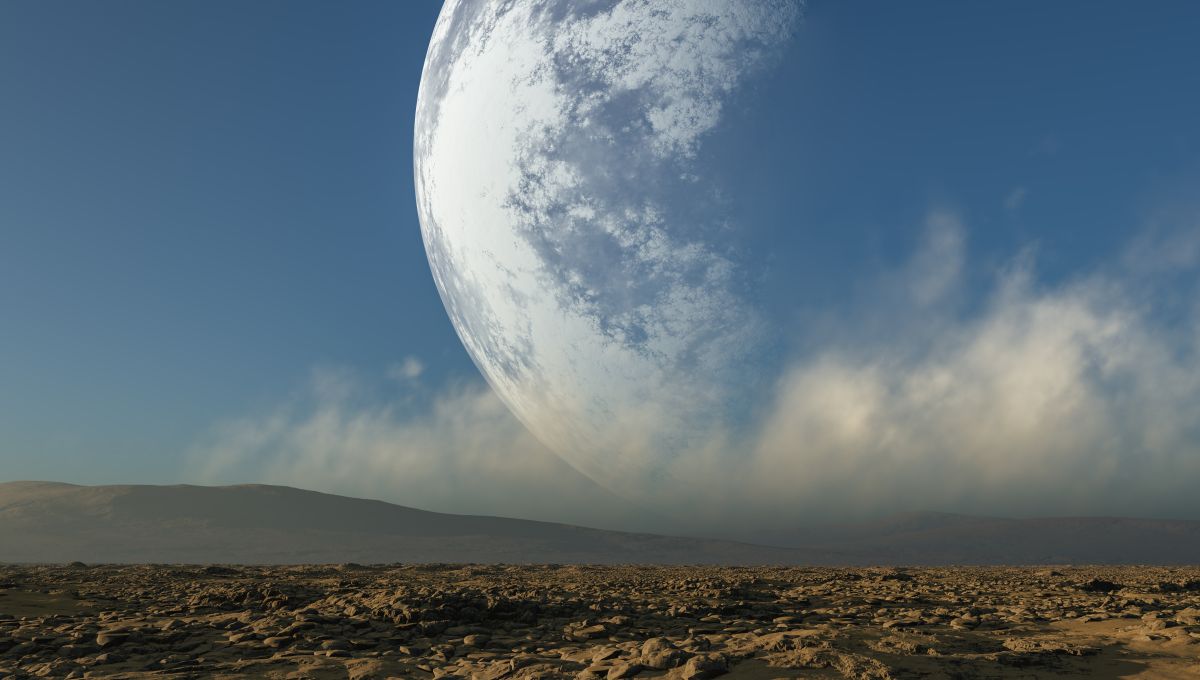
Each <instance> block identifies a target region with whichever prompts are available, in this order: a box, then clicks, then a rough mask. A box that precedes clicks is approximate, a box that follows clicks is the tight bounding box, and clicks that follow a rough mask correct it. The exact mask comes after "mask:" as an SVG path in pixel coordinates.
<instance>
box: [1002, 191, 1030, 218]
mask: <svg viewBox="0 0 1200 680" xmlns="http://www.w3.org/2000/svg"><path fill="white" fill-rule="evenodd" d="M1028 195H1029V190H1028V189H1026V188H1025V187H1016V188H1014V189H1013V190H1012V191H1010V192H1008V195H1007V196H1005V197H1004V209H1005V210H1007V211H1009V212H1016V211H1017V210H1020V209H1021V206H1023V205H1025V197H1026V196H1028Z"/></svg>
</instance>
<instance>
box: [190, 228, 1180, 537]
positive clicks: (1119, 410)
mask: <svg viewBox="0 0 1200 680" xmlns="http://www.w3.org/2000/svg"><path fill="white" fill-rule="evenodd" d="M1172 238H1174V239H1182V241H1179V242H1183V243H1189V242H1190V241H1189V240H1188V238H1187V237H1186V236H1178V237H1172ZM1171 242H1174V241H1172V240H1171V239H1165V240H1164V239H1162V238H1158V239H1154V240H1146V239H1142V240H1138V241H1136V242H1135V245H1134V246H1133V247H1132V248H1131V249H1130V253H1131V254H1130V256H1129V257H1128V258H1126V262H1136V263H1139V264H1138V266H1136V267H1133V266H1128V265H1127V264H1126V265H1122V267H1121V268H1120V269H1113V270H1110V271H1104V272H1095V273H1093V274H1091V275H1089V276H1085V277H1081V278H1078V279H1076V280H1073V281H1070V282H1067V283H1064V284H1061V285H1056V286H1046V285H1041V284H1039V283H1038V281H1037V276H1036V269H1035V266H1034V263H1033V262H1032V259H1031V258H1030V257H1027V256H1024V257H1021V258H1018V260H1017V261H1016V262H1014V263H1013V264H1012V265H1011V266H1010V267H1009V268H1008V269H1007V270H1005V271H1002V272H999V273H998V274H996V278H995V283H994V287H993V290H992V292H991V294H990V295H989V296H988V297H987V299H986V300H984V301H982V304H980V305H975V306H973V307H972V306H970V305H966V306H964V305H961V304H959V302H960V301H959V300H958V299H957V298H956V295H955V292H956V291H957V290H959V289H961V288H962V287H963V286H962V278H963V275H964V274H963V272H964V270H965V261H966V256H965V254H964V249H965V244H964V239H963V229H962V226H961V224H960V223H959V221H958V220H957V219H956V218H954V217H953V216H952V215H950V214H948V213H945V212H935V213H934V214H933V215H932V216H931V217H930V219H929V221H928V229H927V238H926V242H925V245H924V246H922V247H921V248H920V249H919V250H918V252H916V253H915V254H914V256H913V257H912V259H911V261H910V263H909V264H908V265H907V266H905V267H903V268H901V269H900V270H899V271H898V272H897V273H896V274H895V276H893V277H891V278H889V277H883V278H882V279H881V284H880V287H881V289H882V290H880V295H879V296H878V298H877V300H878V301H877V302H876V303H874V304H872V303H862V304H860V305H859V308H858V309H855V310H849V311H846V312H845V317H844V319H843V322H844V323H843V329H842V331H841V333H840V336H839V337H837V338H833V339H831V341H830V342H829V343H828V344H826V345H825V346H824V347H825V349H823V350H821V351H819V352H816V353H813V354H809V355H806V356H802V357H796V358H795V360H794V361H793V362H791V365H790V368H789V369H788V370H786V371H785V372H784V374H783V375H782V376H781V377H780V379H779V381H778V384H777V385H776V386H775V387H774V395H773V399H772V400H771V401H770V403H771V408H770V409H769V410H768V412H767V414H766V415H765V416H764V417H763V419H762V421H761V423H760V425H759V426H758V427H757V428H756V429H755V430H754V431H753V432H752V433H750V434H749V435H745V436H735V435H733V434H731V433H726V432H710V433H705V434H704V436H703V437H700V438H699V439H700V440H701V441H700V443H699V444H697V445H696V446H694V447H693V449H692V450H691V451H689V452H688V454H687V455H681V456H680V457H678V458H677V459H676V460H675V461H674V462H673V463H672V464H671V465H670V467H669V468H668V469H667V470H666V474H665V475H662V476H661V479H660V480H659V482H658V486H657V487H654V488H651V489H647V485H646V484H645V483H644V481H645V480H642V479H637V480H630V483H629V484H628V485H627V486H623V487H620V488H616V487H614V488H615V491H617V492H618V493H620V494H625V495H627V496H628V498H625V499H618V498H617V496H615V495H613V494H610V493H608V492H606V491H603V490H601V489H600V488H599V487H597V486H596V485H595V484H593V483H591V482H590V481H588V480H587V479H586V478H585V477H583V476H582V475H580V474H579V473H578V472H576V471H575V470H573V469H572V468H570V467H568V466H567V465H566V464H565V463H563V462H562V461H561V460H559V459H558V458H557V457H555V456H554V455H552V454H551V453H550V452H549V451H547V450H546V449H545V448H544V447H542V446H541V445H540V444H539V443H537V442H536V441H535V440H534V439H533V438H532V437H531V436H530V435H529V434H527V433H526V431H525V430H524V429H523V428H522V427H521V426H520V425H519V424H518V423H517V421H516V420H515V419H514V418H513V417H512V416H511V415H510V413H509V412H508V411H507V410H506V409H505V408H504V406H503V405H502V404H501V403H500V401H499V400H498V399H496V398H495V397H494V396H492V394H491V392H490V391H488V390H487V388H486V387H484V386H482V385H468V386H460V387H455V388H452V389H448V390H446V391H444V392H443V393H442V394H440V395H439V396H437V397H435V398H434V399H433V400H432V402H431V404H430V406H429V409H428V411H427V412H422V413H418V414H406V413H404V412H402V411H401V410H399V409H398V408H397V407H393V406H388V405H378V404H376V405H371V404H368V405H366V406H362V405H358V406H356V405H355V400H354V397H353V390H352V389H350V388H348V387H347V381H346V380H345V379H344V378H338V377H337V376H333V377H331V376H330V375H322V376H320V377H319V378H318V379H317V380H316V381H315V382H314V387H313V389H314V394H313V399H312V404H311V405H308V406H303V405H297V404H293V405H292V406H290V407H289V408H286V409H281V410H280V411H279V412H277V413H274V414H269V415H267V416H265V417H262V418H259V419H250V420H246V421H243V422H239V423H234V424H231V425H227V426H225V427H223V428H222V429H221V430H220V431H219V432H217V433H216V434H215V436H214V438H213V441H211V442H210V443H209V444H208V445H206V446H204V447H202V448H200V449H198V450H197V452H196V456H195V460H196V462H197V465H198V468H197V469H198V471H200V472H203V473H204V475H205V476H206V478H207V479H210V480H221V481H245V479H246V477H247V476H249V477H252V478H261V479H265V480H268V481H274V482H280V483H288V484H295V485H298V486H305V487H310V488H319V489H323V490H337V491H343V492H346V493H353V494H359V495H368V496H374V497H382V498H386V499H388V500H393V501H397V502H401V503H405V504H409V505H415V506H420V507H427V508H431V509H439V510H446V511H454V512H481V513H492V514H508V515H516V516H523V517H536V518H540V519H548V520H556V521H567V522H579V523H584V524H592V525H601V526H621V527H625V528H651V529H676V530H678V529H680V528H682V529H691V530H695V531H701V530H710V531H711V530H717V529H726V530H731V529H737V528H745V527H755V528H768V527H771V526H786V525H794V524H798V523H803V522H805V521H807V520H809V519H811V518H814V517H828V516H831V515H839V516H842V517H845V516H848V515H850V516H852V515H860V516H866V515H871V514H875V513H887V512H897V511H910V510H920V509H930V510H949V511H954V510H957V511H966V512H981V513H998V514H1008V515H1038V514H1133V515H1160V516H1162V515H1176V516H1181V515H1195V514H1196V513H1198V512H1200V494H1196V493H1195V486H1196V484H1197V482H1198V481H1200V307H1196V306H1192V307H1189V308H1187V309H1186V310H1185V312H1184V313H1183V318H1182V320H1181V319H1180V318H1179V314H1178V313H1176V314H1175V315H1174V317H1173V318H1170V319H1168V318H1167V316H1165V315H1163V314H1160V313H1159V311H1160V310H1158V308H1157V306H1156V302H1155V301H1156V300H1157V299H1158V297H1160V296H1159V295H1158V293H1159V292H1160V291H1161V290H1162V288H1163V285H1164V284H1163V283H1162V282H1161V281H1159V280H1157V279H1155V278H1154V277H1155V276H1158V275H1159V274H1160V273H1161V272H1167V273H1168V274H1172V275H1176V274H1177V273H1178V271H1179V268H1180V267H1182V266H1185V265H1189V263H1191V262H1192V260H1190V259H1188V258H1184V259H1183V260H1180V257H1179V256H1178V249H1177V248H1169V247H1157V246H1154V244H1157V243H1171ZM1146 244H1149V245H1146ZM1152 261H1156V262H1157V263H1158V266H1151V264H1150V263H1151V262H1152ZM1181 262H1182V264H1181ZM897 279H899V281H898V280H897ZM898 283H899V284H902V285H898ZM1171 285H1172V286H1175V288H1176V290H1175V293H1176V295H1181V294H1186V296H1190V298H1189V299H1195V295H1194V293H1195V291H1194V290H1191V289H1188V290H1182V289H1179V286H1180V285H1181V284H1180V283H1179V281H1178V280H1177V278H1176V279H1171ZM896 290H901V291H908V293H907V297H904V296H901V297H900V298H897V296H896V295H894V294H893V293H894V292H895V291H896ZM964 308H972V309H974V311H972V312H970V313H966V312H963V311H961V310H962V309H964ZM880 316H883V317H884V318H886V319H888V320H891V321H892V326H891V327H890V331H889V332H888V333H886V334H874V335H873V334H872V333H871V332H867V331H866V330H864V329H874V328H878V327H879V323H878V322H877V317H880ZM905 318H907V319H909V320H910V322H909V323H907V324H897V323H895V320H896V319H905ZM839 340H843V341H840V342H839ZM639 413H640V414H641V415H642V416H643V417H641V418H637V417H631V418H629V419H623V420H621V424H620V425H619V426H618V425H615V424H614V428H615V429H618V430H619V431H621V432H622V433H624V435H625V437H624V441H625V442H626V443H625V444H624V445H622V446H620V447H616V448H614V450H613V451H612V455H611V459H610V464H611V465H613V466H614V467H617V468H622V467H623V466H628V469H630V470H634V471H636V472H635V473H632V474H636V475H643V474H644V467H643V466H641V465H639V464H638V462H637V461H639V460H644V459H646V458H648V456H646V451H645V450H644V447H645V442H647V441H650V438H647V437H645V436H644V434H643V430H644V429H645V428H649V427H652V426H653V420H654V418H655V416H654V414H653V413H652V412H651V411H639ZM647 414H649V415H647ZM633 415H637V414H633ZM647 421H649V422H647ZM635 503H637V504H640V505H639V506H638V507H635ZM634 513H638V514H637V515H636V516H635V514H634Z"/></svg>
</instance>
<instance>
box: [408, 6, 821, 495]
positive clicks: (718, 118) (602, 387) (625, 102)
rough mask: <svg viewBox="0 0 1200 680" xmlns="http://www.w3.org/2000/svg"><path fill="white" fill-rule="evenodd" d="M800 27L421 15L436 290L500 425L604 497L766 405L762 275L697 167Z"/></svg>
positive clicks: (723, 168) (423, 131)
mask: <svg viewBox="0 0 1200 680" xmlns="http://www.w3.org/2000/svg"><path fill="white" fill-rule="evenodd" d="M800 14H801V7H800V4H799V3H798V2H797V1H795V0H523V1H520V2H512V1H508V0H448V1H447V2H446V3H445V5H444V7H443V9H442V12H441V15H440V17H439V19H438V21H437V25H436V28H435V30H434V33H433V37H432V39H431V42H430V45H429V50H428V54H427V57H426V60H425V67H424V72H423V75H422V79H421V87H420V93H419V96H418V103H417V115H416V126H415V137H414V142H415V144H414V159H413V160H414V166H415V183H416V194H417V203H418V211H419V215H420V220H421V228H422V235H423V239H424V243H425V248H426V252H427V255H428V259H429V264H430V267H431V269H432V272H433V276H434V279H435V282H436V284H437V287H438V290H439V292H440V294H441V297H442V300H443V302H444V304H445V306H446V309H447V311H448V313H449V316H450V318H451V320H452V322H453V324H454V327H455V329H456V330H457V332H458V335H459V337H460V338H461V340H462V342H463V344H464V346H465V347H466V349H467V351H468V352H469V353H470V355H471V357H472V359H473V360H474V361H475V363H476V364H477V365H478V367H479V368H480V370H481V371H482V373H483V375H484V376H485V377H486V379H487V380H488V382H489V383H490V384H491V386H492V387H493V389H494V390H495V391H496V393H497V394H498V395H499V396H500V397H501V398H502V399H503V400H504V402H505V403H506V404H507V405H508V407H509V408H510V409H511V410H512V412H513V413H514V414H515V415H516V416H517V417H518V418H519V419H520V420H521V421H522V422H523V423H524V424H525V425H526V426H527V427H528V428H529V429H530V430H531V431H532V432H533V433H534V434H535V435H536V436H537V437H538V438H539V439H540V440H541V441H542V442H544V443H545V444H546V445H547V446H548V447H550V448H551V449H553V450H554V451H555V452H557V453H558V454H559V455H561V456H562V457H563V458H565V459H566V460H567V461H568V462H569V463H571V464H572V465H573V466H575V467H576V468H577V469H579V470H580V471H582V472H584V473H585V474H587V475H589V476H590V477H592V478H593V479H595V480H596V481H598V482H600V483H602V484H605V485H607V486H609V487H610V488H617V489H629V488H630V485H635V486H636V485H643V486H645V485H651V486H652V485H654V484H657V483H659V482H661V481H663V477H664V476H667V475H669V473H668V472H667V470H668V469H669V468H670V467H671V465H672V464H674V463H678V462H679V461H680V459H681V457H685V456H690V455H696V454H695V452H696V451H699V450H703V448H704V447H705V446H706V445H708V443H710V442H711V441H713V437H714V436H717V433H725V434H728V433H730V432H736V431H737V430H738V429H739V428H741V427H745V426H746V425H747V423H750V422H752V420H753V419H754V417H755V412H756V408H758V399H757V397H756V395H759V394H763V393H766V392H769V390H766V389H764V386H766V385H769V384H770V380H771V379H772V375H773V373H774V372H775V371H776V370H777V368H778V367H777V366H774V365H773V364H772V359H771V357H773V356H775V355H777V354H778V352H777V351H776V350H777V347H778V344H779V336H780V334H781V332H782V330H781V328H780V326H779V323H778V322H777V321H776V320H775V318H774V316H773V315H772V314H771V313H770V311H769V310H768V309H766V307H765V305H764V303H763V302H762V300H763V299H764V297H763V294H762V290H761V289H762V287H763V286H764V285H765V284H764V281H765V280H766V279H767V278H769V277H766V276H765V272H767V271H768V270H769V269H770V267H772V266H776V267H777V266H779V265H778V263H777V262H776V263H774V264H772V259H771V252H770V250H771V248H770V239H764V238H762V237H761V235H762V233H763V229H762V225H756V224H753V223H750V222H752V220H748V219H747V218H746V217H745V216H746V215H748V214H753V211H747V210H744V209H739V202H742V203H744V202H745V200H747V199H745V198H744V197H741V196H739V195H738V191H737V186H738V182H737V174H738V173H739V172H741V170H739V168H737V167H730V164H729V163H718V162H715V161H713V160H712V159H713V157H714V153H716V152H715V151H714V150H722V149H724V150H729V149H737V148H738V145H739V140H740V138H741V137H740V136H741V135H743V134H744V133H745V127H746V126H747V125H753V122H754V115H753V112H754V110H755V107H770V106H771V105H772V104H771V102H772V96H771V95H772V93H771V92H770V91H769V89H765V88H763V87H762V86H761V82H762V78H763V77H764V75H765V74H768V73H770V72H771V70H772V69H774V68H777V67H778V63H779V61H780V59H781V58H782V56H781V55H783V54H784V52H785V51H786V50H787V48H788V46H789V44H790V43H791V42H792V41H794V40H795V36H796V29H797V25H798V22H799V21H800V18H801V17H800ZM741 157H743V158H752V154H747V153H745V152H744V150H743V152H742V155H741ZM684 460H685V462H686V459H684Z"/></svg>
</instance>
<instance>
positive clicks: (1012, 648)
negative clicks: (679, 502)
mask: <svg viewBox="0 0 1200 680" xmlns="http://www.w3.org/2000/svg"><path fill="white" fill-rule="evenodd" d="M1198 582H1200V569H1196V568H1067V567H1059V568H1055V569H1047V568H1030V569H1023V568H964V569H912V570H897V569H828V568H808V569H804V568H719V567H697V568H686V567H581V566H564V567H553V566H544V567H528V566H478V565H465V566H464V565H419V566H417V565H391V566H359V565H342V566H297V567H234V566H209V567H188V566H93V567H89V566H87V565H81V564H73V565H69V566H64V567H55V566H27V567H22V566H8V567H0V677H2V678H9V677H13V678H25V677H53V678H61V677H67V678H99V677H114V678H140V677H150V676H171V677H180V678H184V677H187V678H191V677H194V678H207V677H218V678H219V677H226V678H228V677H278V678H310V677H311V678H320V677H340V678H347V677H348V678H363V679H365V678H447V679H451V678H480V679H486V680H503V679H509V678H511V679H518V680H519V679H531V678H580V679H585V678H589V679H599V678H604V679H619V678H656V677H662V678H670V679H673V680H680V679H683V680H698V679H702V678H716V677H723V678H730V679H732V680H737V679H738V678H743V679H749V678H761V679H769V678H801V677H827V678H828V677H845V678H906V677H960V678H973V677H978V678H1004V677H1014V678H1016V677H1021V678H1029V677H1045V678H1051V677H1059V676H1062V675H1071V674H1074V675H1077V676H1080V677H1088V676H1105V677H1124V676H1127V675H1135V674H1144V675H1145V676H1146V677H1151V676H1155V677H1161V676H1179V677H1186V676H1187V675H1188V674H1195V673H1200V588H1196V587H1195V584H1196V583H1198Z"/></svg>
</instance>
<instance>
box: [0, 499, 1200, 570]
mask: <svg viewBox="0 0 1200 680" xmlns="http://www.w3.org/2000/svg"><path fill="white" fill-rule="evenodd" d="M751 541H752V542H745V543H739V542H736V541H728V540H717V539H706V538H686V537H673V536H660V535H654V534H638V533H626V532H619V531H604V530H599V529H587V528H582V527H576V526H570V525H566V524H555V523H550V522H534V521H529V520H518V519H506V518H502V517H483V516H472V515H451V514H445V513H437V512H428V511H425V510H417V509H414V508H407V507H404V506H400V505H393V504H391V503H384V502H382V501H373V500H362V499H357V498H348V497H345V496H335V495H330V494H324V493H318V492H315V491H304V490H300V489H293V488H290V487H282V486H265V485H240V486H225V487H204V486H188V485H183V486H76V485H73V484H60V483H55V482H9V483H4V484H0V562H70V561H76V560H78V561H83V562H154V563H255V564H281V563H343V562H358V563H364V564H365V563H391V562H506V563H546V562H551V563H596V564H613V563H647V564H746V565H750V564H811V565H864V564H893V565H894V564H909V565H922V564H1067V563H1073V564H1084V563H1090V564H1185V563H1190V564H1195V563H1200V522H1194V521H1178V520H1146V519H1124V518H1044V519H999V518H988V517H970V516H962V515H946V514H922V515H908V516H902V517H896V518H892V519H890V520H887V521H881V522H875V523H869V524H856V525H830V526H825V527H819V528H809V529H803V530H795V531H790V532H778V533H772V534H766V533H764V534H756V535H754V536H753V538H752V539H751Z"/></svg>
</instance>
